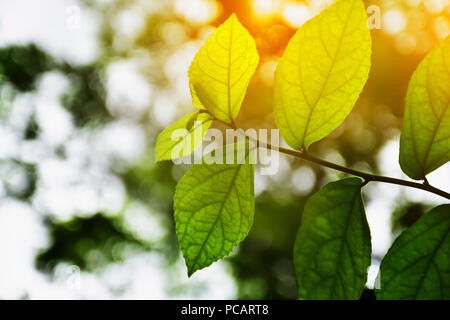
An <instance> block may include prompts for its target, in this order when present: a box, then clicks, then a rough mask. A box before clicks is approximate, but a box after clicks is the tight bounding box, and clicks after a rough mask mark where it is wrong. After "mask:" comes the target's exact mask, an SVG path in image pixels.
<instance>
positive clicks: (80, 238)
mask: <svg viewBox="0 0 450 320" xmlns="http://www.w3.org/2000/svg"><path fill="white" fill-rule="evenodd" d="M49 225H50V237H51V239H53V241H52V244H51V245H50V247H49V248H48V249H46V250H45V251H43V252H41V253H40V254H39V255H38V256H37V257H36V266H37V268H38V269H39V270H41V271H47V272H50V271H52V270H53V268H54V267H56V265H57V264H58V263H61V262H66V263H68V264H72V265H76V266H78V267H79V268H80V269H81V270H83V271H95V270H96V269H98V268H102V267H104V266H105V265H107V264H109V263H113V262H119V261H123V260H124V259H125V258H126V256H127V254H129V252H133V251H134V252H136V251H138V250H141V251H142V250H150V247H149V246H148V245H146V244H145V243H143V242H141V241H139V240H138V239H136V238H134V237H132V236H131V235H130V234H129V233H127V232H125V231H124V230H122V229H121V228H120V223H119V221H117V219H110V218H108V217H105V216H104V215H102V214H101V213H98V214H96V215H94V216H92V217H89V218H75V219H73V220H71V221H68V222H62V223H61V222H56V221H49Z"/></svg>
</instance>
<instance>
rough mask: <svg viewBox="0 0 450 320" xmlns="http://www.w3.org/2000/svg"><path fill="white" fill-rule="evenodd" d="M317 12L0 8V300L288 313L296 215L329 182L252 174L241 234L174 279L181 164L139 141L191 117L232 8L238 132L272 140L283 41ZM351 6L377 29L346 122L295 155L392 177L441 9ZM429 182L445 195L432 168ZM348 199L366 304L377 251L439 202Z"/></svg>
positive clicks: (442, 5) (292, 164) (327, 177)
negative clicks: (253, 307) (365, 266)
mask: <svg viewBox="0 0 450 320" xmlns="http://www.w3.org/2000/svg"><path fill="white" fill-rule="evenodd" d="M331 2H333V1H326V0H305V1H292V0H224V1H215V0H126V1H125V0H99V1H94V0H92V1H89V0H80V1H76V0H41V1H33V0H16V1H7V0H0V298H3V299H73V298H74V299H95V298H97V299H154V298H155V299H180V298H192V299H220V298H222V299H295V298H296V284H295V279H294V276H293V265H292V247H293V243H294V239H295V234H296V231H297V229H298V227H299V225H300V220H301V214H302V209H303V206H304V204H305V201H306V200H307V198H308V197H309V196H310V195H311V194H312V193H314V192H315V191H317V190H318V189H319V188H320V187H321V186H322V185H324V184H325V183H327V182H329V181H332V180H335V179H337V178H340V177H342V175H341V174H340V173H336V172H333V171H330V170H328V169H323V168H320V167H316V166H313V165H310V164H309V163H306V162H302V161H299V160H294V159H293V158H289V157H284V156H282V157H281V162H280V170H279V173H278V174H277V175H274V176H263V175H261V174H259V173H258V170H257V172H256V176H255V192H256V195H257V198H256V213H255V222H254V226H253V229H252V231H251V232H250V234H249V236H248V238H247V239H246V240H245V241H244V242H243V243H242V244H241V245H240V246H238V247H237V248H236V249H235V250H234V252H233V253H232V254H231V256H230V257H228V258H226V259H225V260H224V261H221V262H218V263H216V264H214V265H213V266H211V267H209V268H208V269H205V270H202V271H200V272H198V273H196V274H195V275H194V276H193V277H192V278H187V272H186V268H185V266H184V261H183V259H182V257H181V254H180V252H179V249H178V245H177V240H176V236H175V231H174V230H175V229H174V223H173V210H172V204H173V194H174V188H175V185H176V182H177V181H178V180H179V179H180V178H181V176H182V175H183V173H184V172H185V171H186V170H187V169H188V166H186V165H181V166H174V165H173V164H172V163H170V162H166V163H158V164H156V163H155V160H154V145H155V140H156V137H157V135H158V133H159V132H160V131H161V130H162V129H164V128H165V127H166V126H168V125H169V124H171V123H172V122H174V121H175V120H177V119H178V118H181V117H182V116H183V115H185V114H186V113H188V112H191V111H193V110H194V108H193V107H192V105H191V103H190V93H189V88H188V78H187V69H188V67H189V65H190V62H191V61H192V59H193V57H194V55H195V53H196V51H197V50H198V49H199V48H200V46H201V45H202V43H203V42H204V41H205V39H206V38H207V37H208V36H209V35H210V34H211V33H212V32H213V31H214V28H215V27H217V26H218V25H220V24H221V23H222V22H223V21H224V20H225V19H226V18H227V17H228V16H229V15H230V14H231V13H232V12H236V13H237V15H238V18H239V19H240V20H241V22H242V23H243V24H244V26H245V27H247V28H248V30H249V31H250V33H251V34H252V35H253V36H254V37H255V40H256V43H257V47H258V51H259V53H260V56H261V59H260V60H261V62H260V65H259V67H258V69H257V71H256V74H255V76H254V78H253V80H252V81H251V83H250V87H249V90H248V93H247V96H246V99H245V101H244V105H243V107H242V110H241V113H240V115H239V118H238V121H237V124H238V125H239V126H241V127H243V128H250V127H253V128H274V127H275V124H274V120H273V116H272V98H273V97H272V96H273V90H272V89H273V71H274V69H275V66H276V62H277V60H278V59H279V57H280V56H281V55H282V53H283V50H284V48H285V46H286V44H287V42H288V41H289V39H290V37H291V36H292V35H293V34H294V32H295V30H296V29H297V28H298V27H299V26H301V25H302V24H303V23H304V22H305V21H307V20H308V19H310V18H311V17H312V16H314V15H315V14H317V13H319V12H320V11H321V10H322V9H323V8H325V7H326V6H327V5H328V4H329V3H331ZM365 3H366V5H367V6H368V7H369V6H371V5H375V7H370V8H371V10H370V12H369V15H370V16H372V17H375V18H376V19H377V22H379V24H380V25H379V26H380V29H374V30H372V37H373V58H372V71H371V74H370V78H369V81H368V83H367V85H366V88H365V89H364V92H363V94H362V95H361V98H360V99H359V101H358V103H357V105H356V107H355V109H354V111H353V113H352V114H351V115H350V116H349V118H348V119H347V120H346V121H345V123H344V124H343V125H342V126H341V127H340V128H339V129H337V130H336V131H335V132H334V133H333V134H332V135H331V136H330V137H329V138H327V139H325V140H323V141H321V142H319V143H316V144H315V145H313V147H312V149H311V152H312V153H314V154H316V155H319V156H321V157H323V158H325V159H327V160H330V161H333V162H336V163H339V164H344V165H347V166H351V167H354V168H357V169H361V170H365V171H368V172H373V173H382V174H386V175H391V176H396V177H404V175H402V173H401V170H400V168H399V165H398V161H397V158H398V137H399V133H400V129H401V121H402V115H403V108H404V99H405V94H406V89H407V85H408V81H409V79H410V77H411V75H412V73H413V71H414V69H415V68H416V66H417V64H418V63H419V62H420V60H421V59H422V58H423V57H424V55H425V54H426V53H427V52H428V51H429V50H430V49H431V48H432V47H433V46H434V45H435V44H436V43H437V42H438V41H439V40H440V39H443V38H444V37H445V36H446V35H448V34H449V33H450V3H449V1H448V0H403V1H400V0H397V1H387V0H385V1H383V0H378V1H375V0H374V1H365ZM378 13H379V15H378ZM373 14H375V16H374V15H373ZM429 180H430V182H431V183H433V184H434V185H436V186H437V187H441V188H443V189H446V190H450V168H449V166H448V165H447V166H444V167H443V168H441V169H439V170H438V171H436V172H435V173H433V174H432V175H430V179H429ZM364 195H365V202H366V211H367V215H368V219H369V224H370V227H371V232H372V238H373V259H372V266H371V267H370V269H369V279H368V283H367V287H368V290H366V291H365V293H364V295H363V297H362V298H364V299H372V298H373V293H372V291H371V289H373V287H374V286H376V283H377V281H376V277H377V273H378V267H379V263H380V261H381V259H382V257H383V255H384V254H385V253H386V251H387V249H388V248H389V246H390V244H391V243H392V240H393V239H395V237H396V236H397V235H398V234H399V232H401V231H402V230H403V229H404V228H405V227H407V226H409V225H411V224H412V223H413V222H414V221H416V220H417V218H418V217H420V215H421V214H422V213H423V212H425V211H426V210H427V209H428V208H430V207H432V206H433V205H436V204H439V203H441V202H442V200H441V199H440V198H439V197H437V196H433V195H429V194H424V193H423V192H421V191H418V190H407V189H404V188H400V187H398V186H389V185H378V184H371V185H369V186H368V187H367V189H365V192H364Z"/></svg>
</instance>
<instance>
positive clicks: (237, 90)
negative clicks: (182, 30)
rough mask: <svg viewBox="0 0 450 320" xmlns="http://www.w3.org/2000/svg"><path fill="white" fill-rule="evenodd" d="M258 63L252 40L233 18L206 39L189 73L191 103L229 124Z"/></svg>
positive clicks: (235, 113)
mask: <svg viewBox="0 0 450 320" xmlns="http://www.w3.org/2000/svg"><path fill="white" fill-rule="evenodd" d="M258 62H259V56H258V52H257V51H256V45H255V41H254V39H253V38H252V37H251V35H250V34H249V33H248V31H247V30H246V29H245V28H244V27H243V26H242V25H241V23H240V22H239V20H238V19H237V17H236V15H235V14H233V15H231V17H230V18H229V19H228V20H227V21H226V22H225V23H224V24H222V25H221V26H220V27H219V28H217V30H216V31H215V32H214V33H213V34H212V35H211V36H210V37H209V39H208V40H207V41H206V43H205V44H204V45H203V47H202V48H201V49H200V51H199V52H198V53H197V55H196V56H195V58H194V61H193V62H192V65H191V67H190V69H189V80H190V81H189V86H190V88H191V94H192V103H193V105H194V106H196V107H197V108H199V109H205V110H208V111H209V112H210V113H211V114H212V115H213V116H214V117H215V118H216V119H219V120H222V121H225V122H228V123H231V122H232V121H233V120H234V119H235V118H236V117H237V115H238V113H239V109H240V108H241V105H242V101H243V100H244V97H245V93H246V91H247V86H248V83H249V81H250V78H251V77H252V75H253V73H254V72H255V69H256V66H257V65H258Z"/></svg>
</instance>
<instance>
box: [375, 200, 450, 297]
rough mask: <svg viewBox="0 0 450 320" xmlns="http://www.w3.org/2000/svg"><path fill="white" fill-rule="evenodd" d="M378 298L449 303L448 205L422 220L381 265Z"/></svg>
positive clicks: (449, 213) (449, 245)
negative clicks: (447, 301) (429, 300)
mask: <svg viewBox="0 0 450 320" xmlns="http://www.w3.org/2000/svg"><path fill="white" fill-rule="evenodd" d="M380 272H381V288H380V290H378V291H377V298H378V299H382V300H387V299H389V300H391V299H401V300H412V299H419V300H422V299H450V205H443V206H440V207H437V208H435V209H433V210H431V211H430V212H429V213H427V214H425V215H424V216H422V217H421V218H420V219H419V220H418V221H417V222H416V223H415V224H414V225H412V227H410V228H409V229H407V230H406V231H405V232H403V233H402V234H401V235H400V237H398V239H397V240H396V241H395V242H394V244H393V245H392V247H391V248H390V249H389V252H388V253H387V254H386V256H385V257H384V259H383V262H382V263H381V270H380Z"/></svg>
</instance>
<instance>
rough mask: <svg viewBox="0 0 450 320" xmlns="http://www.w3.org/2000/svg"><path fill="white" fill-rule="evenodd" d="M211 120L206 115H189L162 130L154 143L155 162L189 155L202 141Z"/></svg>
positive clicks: (196, 113)
mask: <svg viewBox="0 0 450 320" xmlns="http://www.w3.org/2000/svg"><path fill="white" fill-rule="evenodd" d="M211 123H212V119H211V116H210V115H209V114H207V113H200V114H199V113H198V112H195V113H191V114H188V115H186V116H184V117H183V118H181V119H180V120H178V121H176V122H175V123H173V124H171V125H170V126H168V127H167V128H166V129H164V131H163V132H161V133H160V135H159V136H158V140H157V141H156V161H164V160H173V159H178V158H181V157H184V156H188V155H190V154H191V153H192V152H193V151H194V150H195V149H197V148H198V147H199V146H200V145H201V144H202V141H203V137H204V136H205V133H206V131H207V130H208V129H209V127H210V126H211Z"/></svg>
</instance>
